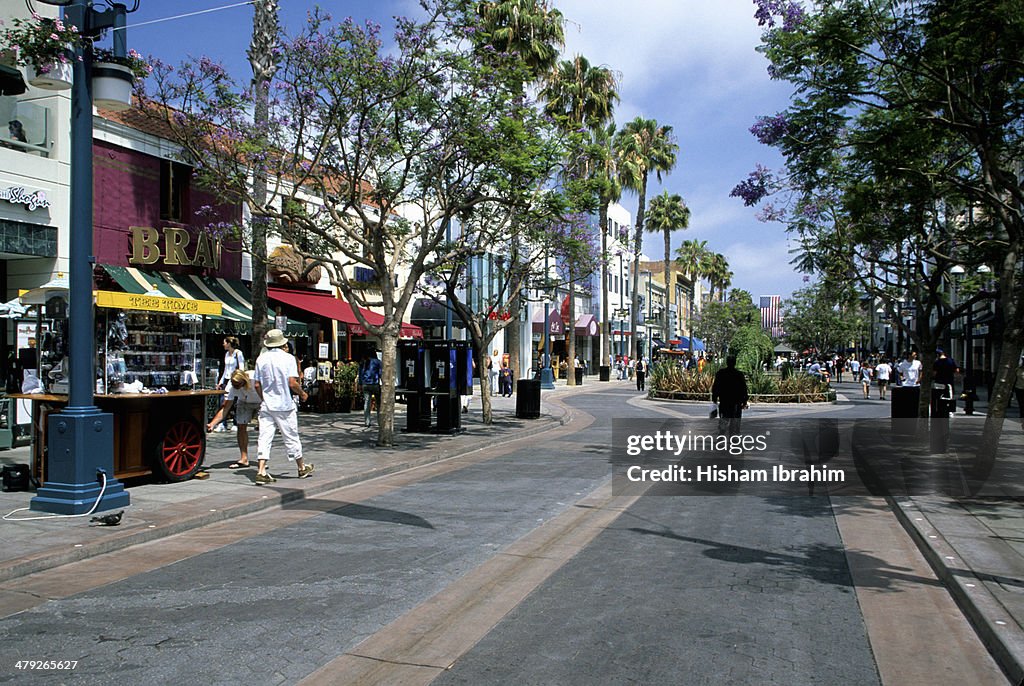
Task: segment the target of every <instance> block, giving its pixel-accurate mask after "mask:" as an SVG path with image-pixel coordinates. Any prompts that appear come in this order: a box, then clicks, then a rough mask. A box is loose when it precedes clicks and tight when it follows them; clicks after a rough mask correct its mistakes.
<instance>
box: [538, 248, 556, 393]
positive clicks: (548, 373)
mask: <svg viewBox="0 0 1024 686" xmlns="http://www.w3.org/2000/svg"><path fill="white" fill-rule="evenodd" d="M544 280H545V284H544V285H545V286H547V285H548V283H547V282H548V254H547V253H546V252H545V253H544ZM545 290H547V289H545ZM553 295H554V289H552V292H551V293H550V294H546V295H545V298H544V356H543V359H541V366H540V387H541V388H544V389H547V390H551V389H553V388H554V387H555V375H554V372H553V371H552V370H551V296H553Z"/></svg>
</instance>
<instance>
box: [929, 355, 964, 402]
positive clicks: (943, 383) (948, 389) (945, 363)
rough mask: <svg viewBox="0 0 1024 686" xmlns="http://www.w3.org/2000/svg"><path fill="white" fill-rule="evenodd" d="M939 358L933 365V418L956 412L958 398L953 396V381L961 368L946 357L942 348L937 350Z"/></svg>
mask: <svg viewBox="0 0 1024 686" xmlns="http://www.w3.org/2000/svg"><path fill="white" fill-rule="evenodd" d="M935 352H936V354H938V357H936V358H935V362H934V363H933V364H932V416H933V417H939V416H948V414H949V412H950V411H955V410H956V400H954V398H956V396H955V395H954V394H953V379H954V377H955V376H956V374H957V372H959V371H960V367H958V366H957V364H956V362H954V361H953V359H952V358H950V357H947V356H946V351H945V350H943V349H942V348H936V350H935Z"/></svg>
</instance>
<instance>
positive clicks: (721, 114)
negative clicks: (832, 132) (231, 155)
mask: <svg viewBox="0 0 1024 686" xmlns="http://www.w3.org/2000/svg"><path fill="white" fill-rule="evenodd" d="M237 2H239V0H175V1H174V2H170V1H168V0H142V2H141V3H140V9H139V11H137V12H135V13H134V14H131V15H129V17H128V25H129V30H128V45H129V47H133V48H135V49H136V50H138V51H139V52H141V53H142V54H144V55H150V54H151V55H155V56H157V57H160V58H161V59H163V60H164V61H168V62H172V63H174V62H178V61H180V59H182V58H184V57H186V56H188V55H192V56H200V55H207V56H210V57H212V58H215V59H217V60H219V61H222V62H223V63H224V64H225V65H226V66H227V67H228V69H229V71H231V72H232V73H233V74H236V75H238V76H240V77H243V78H246V77H248V74H249V71H248V70H249V67H248V62H247V61H246V59H245V50H246V47H247V45H248V40H249V31H250V27H251V22H252V7H251V6H248V5H241V6H237V7H232V8H228V9H223V10H220V11H216V12H210V13H205V14H198V15H195V16H191V17H184V18H180V19H175V20H172V21H164V22H158V23H153V24H146V25H139V24H142V23H143V22H150V21H153V20H157V19H163V18H167V17H172V16H177V15H183V14H187V13H191V12H198V11H201V10H206V9H211V8H217V7H223V6H227V5H233V4H236V3H237ZM320 4H321V5H322V6H323V7H325V8H327V9H329V10H330V11H331V12H333V13H334V14H335V16H337V17H341V16H352V17H354V18H356V19H358V20H364V19H373V20H375V21H378V22H380V23H381V24H383V25H384V27H385V28H386V29H387V28H389V27H390V26H391V25H392V19H391V17H393V16H394V15H396V14H399V15H409V14H414V13H415V12H416V11H417V9H418V4H417V3H416V2H414V1H413V0H346V1H345V2H337V1H335V2H331V1H329V0H327V1H324V2H321V3H320ZM555 4H556V6H557V7H558V8H559V9H560V10H561V11H562V13H563V14H564V15H565V17H566V19H567V20H568V23H567V25H566V27H565V33H566V47H565V57H566V58H569V57H571V56H572V55H574V54H577V53H580V54H583V55H585V56H586V57H587V59H589V60H590V62H591V63H592V64H598V65H604V66H607V67H610V68H611V69H613V70H614V71H615V72H617V73H618V75H619V78H620V95H621V102H620V103H619V105H618V106H617V108H616V112H615V119H616V121H617V122H618V123H619V125H620V126H621V125H622V124H623V123H624V122H627V121H630V120H632V119H633V118H635V117H637V116H644V117H645V118H652V119H656V120H657V121H658V122H659V123H662V124H668V125H670V126H672V127H673V130H674V132H675V134H676V136H677V137H678V141H679V148H680V150H679V163H678V165H677V167H676V169H675V170H674V171H672V172H671V173H670V174H669V175H668V176H667V177H665V178H664V179H663V181H662V183H661V184H659V183H658V182H657V180H656V179H654V178H653V177H652V180H651V188H650V189H649V191H648V197H653V196H654V195H656V194H657V193H660V192H661V190H663V189H664V190H668V191H669V192H672V193H678V194H680V195H681V196H682V197H683V199H684V200H685V201H686V203H687V205H689V207H690V209H691V212H692V216H691V221H690V228H689V230H687V231H685V232H680V233H677V234H676V236H675V238H674V240H673V247H675V246H677V245H678V244H679V243H681V242H682V241H683V240H684V239H685V238H696V239H698V240H706V241H707V242H708V246H709V247H710V248H711V249H712V250H714V251H716V252H720V253H723V254H724V255H725V256H726V257H727V258H728V260H729V264H730V267H731V268H732V270H733V272H734V273H735V277H734V278H733V286H734V287H738V288H743V289H746V290H748V291H750V292H751V293H752V294H753V295H754V297H755V298H756V297H757V296H759V295H769V294H780V295H782V296H783V297H787V296H788V295H789V294H790V292H792V291H793V290H795V289H798V288H800V287H801V286H802V285H803V283H802V276H801V275H799V274H796V273H795V272H794V271H793V269H792V267H791V266H790V265H789V259H790V255H789V254H788V243H787V239H786V234H785V231H784V230H783V228H782V227H781V225H778V224H766V223H762V222H760V221H758V220H757V219H756V217H755V213H756V212H755V209H754V208H749V207H744V206H743V203H742V202H741V201H740V200H739V199H737V198H730V197H729V191H730V190H731V189H732V187H733V186H735V185H736V183H738V182H739V181H740V180H742V179H743V178H745V177H746V175H747V173H748V172H749V171H750V170H752V169H753V168H754V165H755V164H757V163H761V164H764V165H766V166H769V167H773V168H777V167H778V166H779V165H780V161H781V160H780V158H779V157H778V155H776V154H775V153H774V151H773V150H771V149H769V148H766V147H765V146H762V145H760V144H759V143H758V142H757V141H756V140H755V139H754V138H753V136H751V135H750V133H749V132H748V128H749V127H750V125H751V124H752V123H753V122H754V120H755V118H756V117H757V116H759V115H763V114H774V113H775V112H778V111H780V110H782V109H783V108H785V106H786V103H787V101H788V98H789V95H790V88H789V86H788V85H787V84H783V83H776V82H772V81H771V80H770V79H769V78H768V76H767V73H766V71H765V67H766V65H767V63H766V61H765V60H764V58H763V57H761V55H759V54H758V53H756V52H755V50H754V49H755V47H756V46H757V45H758V42H759V36H760V27H758V26H757V22H756V21H755V20H754V18H753V14H754V5H753V3H752V2H751V0H633V2H629V3H612V2H606V1H595V0H555ZM280 5H281V13H282V14H281V16H282V23H283V24H284V26H285V29H286V30H288V31H294V30H296V29H297V28H298V27H300V26H301V25H302V23H303V22H304V21H305V17H306V13H307V11H309V10H310V9H312V8H313V7H314V6H315V3H313V2H308V1H307V0H281V2H280ZM622 204H623V205H624V206H625V207H626V208H628V209H629V210H630V211H631V212H632V213H633V215H634V217H635V215H636V209H637V198H636V196H635V195H631V194H629V193H627V194H625V195H624V197H623V199H622ZM644 248H645V252H646V253H647V254H648V255H649V256H651V257H652V258H653V259H660V258H661V255H662V252H663V247H662V240H661V238H660V236H655V235H651V234H648V236H647V238H646V240H645V243H644Z"/></svg>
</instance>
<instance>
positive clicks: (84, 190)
mask: <svg viewBox="0 0 1024 686" xmlns="http://www.w3.org/2000/svg"><path fill="white" fill-rule="evenodd" d="M40 1H41V2H45V3H46V4H49V5H58V6H63V7H64V8H65V10H64V18H65V21H67V22H68V23H70V24H73V25H75V26H78V27H79V29H80V31H81V34H82V36H83V37H85V38H86V39H92V38H95V37H97V36H99V34H100V32H102V31H104V30H106V29H111V28H115V27H117V28H118V29H122V30H119V31H117V33H118V34H120V35H118V36H117V37H116V40H115V42H114V49H115V54H119V53H118V52H117V51H120V56H124V51H125V41H124V36H123V34H124V31H123V27H124V17H125V14H126V13H127V9H126V7H125V6H124V5H123V4H118V3H111V5H110V6H109V7H108V8H107V9H106V10H104V11H102V12H98V11H96V10H94V9H93V8H92V7H91V3H90V2H89V0H65V1H62V2H61V1H56V0H54V1H51V2H47V1H46V0H40ZM74 52H75V58H74V61H73V63H72V65H73V85H72V87H71V223H70V226H69V233H70V236H71V238H70V244H69V269H68V272H69V274H68V282H69V286H70V303H69V308H68V316H69V322H68V324H69V329H68V349H69V355H68V358H69V366H70V370H69V374H68V381H69V393H68V404H67V407H66V408H64V410H62V411H61V412H59V413H57V414H52V415H50V419H49V433H48V435H47V446H48V457H47V472H46V477H47V479H46V484H45V485H44V486H43V487H42V488H40V489H39V490H38V491H37V493H36V496H35V497H34V498H32V501H31V503H30V507H31V509H33V510H40V511H43V512H53V513H57V514H85V513H88V512H92V511H101V510H112V509H114V508H119V507H125V506H126V505H128V504H129V503H130V498H129V496H128V493H127V491H125V490H124V486H123V484H121V483H120V482H119V481H118V480H117V479H115V478H114V418H113V415H112V414H110V413H108V412H101V411H100V410H99V408H98V407H96V405H95V402H94V398H93V391H94V390H95V386H94V383H95V368H94V360H93V348H94V345H95V326H94V318H93V317H94V315H93V298H92V267H93V260H94V258H93V256H92V255H93V235H92V233H93V224H92V215H93V192H92V183H93V177H92V83H91V78H90V77H91V75H92V60H93V55H92V45H91V41H90V40H85V41H82V43H81V44H79V45H77V46H76V47H75V51H74Z"/></svg>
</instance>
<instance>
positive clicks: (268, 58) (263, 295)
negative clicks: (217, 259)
mask: <svg viewBox="0 0 1024 686" xmlns="http://www.w3.org/2000/svg"><path fill="white" fill-rule="evenodd" d="M253 10H254V11H253V18H252V37H251V39H250V42H249V51H248V57H249V65H250V66H251V67H252V87H253V91H254V93H255V107H254V109H253V122H254V123H255V125H256V130H257V131H262V130H265V129H266V128H267V122H268V121H269V119H270V102H269V98H270V82H271V80H272V79H273V78H274V73H275V72H276V71H277V58H276V57H275V55H276V47H277V39H278V33H279V31H280V29H279V25H278V21H277V11H278V7H277V0H256V2H254V3H253ZM252 196H253V209H254V212H253V221H252V253H251V256H252V341H253V342H252V345H253V351H254V352H255V351H256V350H258V349H259V342H260V341H262V340H263V334H264V333H265V332H266V330H267V222H266V220H265V218H264V217H262V216H260V212H261V209H262V208H263V207H264V206H265V205H266V203H267V177H266V176H264V175H262V174H259V173H257V174H255V175H254V176H253V182H252Z"/></svg>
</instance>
